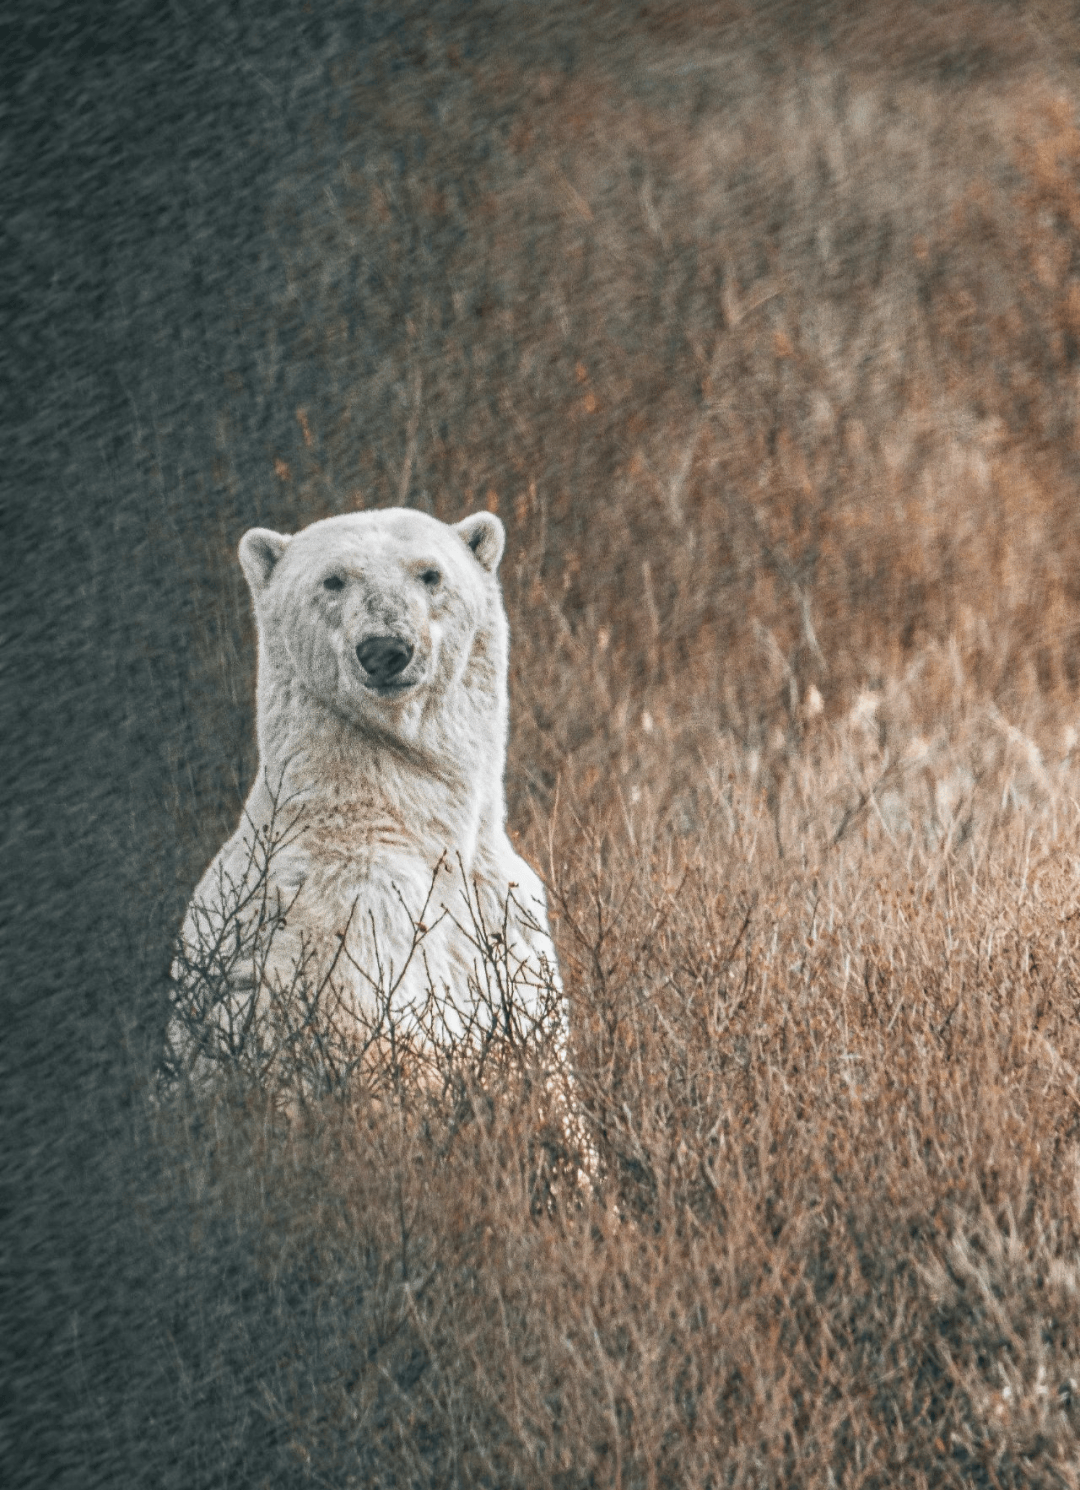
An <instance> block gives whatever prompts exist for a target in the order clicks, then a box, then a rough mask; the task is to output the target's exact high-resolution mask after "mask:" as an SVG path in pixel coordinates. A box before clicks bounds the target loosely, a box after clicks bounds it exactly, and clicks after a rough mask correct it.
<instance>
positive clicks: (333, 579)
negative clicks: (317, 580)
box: [322, 574, 345, 590]
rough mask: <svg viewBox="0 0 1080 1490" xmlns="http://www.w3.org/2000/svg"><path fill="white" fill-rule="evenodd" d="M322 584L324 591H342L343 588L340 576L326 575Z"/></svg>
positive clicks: (343, 584) (343, 582) (343, 583)
mask: <svg viewBox="0 0 1080 1490" xmlns="http://www.w3.org/2000/svg"><path fill="white" fill-rule="evenodd" d="M322 583H323V589H324V590H344V588H345V581H344V580H343V579H342V578H341V575H340V574H328V575H327V576H326V578H325V579H324V580H323V582H322Z"/></svg>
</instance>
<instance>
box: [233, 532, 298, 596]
mask: <svg viewBox="0 0 1080 1490" xmlns="http://www.w3.org/2000/svg"><path fill="white" fill-rule="evenodd" d="M288 544H289V540H288V538H287V537H286V535H285V534H284V533H272V532H271V531H270V529H269V528H249V529H248V531H247V532H246V533H245V534H244V536H243V538H241V540H240V549H239V553H240V568H241V569H242V570H243V571H244V578H245V579H246V580H247V582H248V584H249V585H250V586H251V593H252V594H253V595H259V594H261V593H262V591H263V590H265V589H266V587H267V585H268V584H269V583H270V576H271V575H272V574H273V572H274V570H275V569H276V567H277V562H278V560H279V559H280V558H281V556H282V554H283V553H284V552H285V550H286V548H287V547H288Z"/></svg>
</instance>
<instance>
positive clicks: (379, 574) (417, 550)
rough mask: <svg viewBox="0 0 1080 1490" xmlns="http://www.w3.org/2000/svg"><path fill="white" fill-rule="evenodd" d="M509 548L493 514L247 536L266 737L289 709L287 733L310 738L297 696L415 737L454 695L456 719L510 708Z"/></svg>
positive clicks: (390, 515) (332, 524) (388, 515)
mask: <svg viewBox="0 0 1080 1490" xmlns="http://www.w3.org/2000/svg"><path fill="white" fill-rule="evenodd" d="M503 543H504V532H503V527H502V524H501V523H500V522H499V519H498V518H497V517H494V516H493V515H492V514H491V513H488V512H480V513H476V514H474V515H473V516H472V517H468V518H466V519H465V520H464V521H463V522H460V523H456V524H454V525H449V524H447V523H442V522H439V521H438V520H437V519H435V518H433V517H428V516H427V515H426V514H424V513H422V512H415V511H412V510H409V509H406V508H389V509H384V510H382V511H371V512H355V513H349V514H347V515H345V516H342V517H331V518H326V519H325V520H324V521H322V522H316V523H312V524H311V526H310V527H307V528H304V529H303V530H302V531H301V532H299V533H297V534H295V535H293V536H286V535H284V534H282V533H274V532H271V531H270V530H268V529H266V528H252V529H251V530H250V531H249V532H247V533H245V534H244V536H243V538H242V539H241V542H240V551H239V553H240V563H241V566H242V568H243V571H244V574H245V576H246V578H247V582H248V584H249V586H250V588H251V593H252V596H253V598H254V602H255V612H256V618H257V621H258V629H259V714H260V736H263V734H264V725H266V724H267V723H268V721H267V720H265V719H264V717H263V716H264V713H265V712H267V711H271V712H278V713H279V712H280V711H281V709H282V708H286V709H287V710H288V712H289V713H290V714H291V715H292V716H294V717H293V718H292V719H291V724H292V728H291V729H287V730H286V731H285V732H286V733H287V734H290V735H294V736H295V733H296V729H297V728H300V729H303V728H304V725H303V721H302V719H301V718H300V717H298V701H301V702H300V704H299V707H300V708H301V709H307V710H308V711H309V713H310V710H311V708H312V706H314V707H315V708H316V710H317V708H318V705H320V704H321V705H323V706H325V709H326V710H327V711H329V712H330V713H332V714H333V715H334V716H336V717H337V718H338V719H339V720H341V721H344V722H345V723H347V724H348V725H350V726H352V727H353V728H355V729H359V730H361V731H363V730H364V729H365V727H368V728H370V729H371V730H373V731H374V732H375V733H377V734H379V735H380V736H383V737H385V736H386V735H387V734H389V735H394V734H403V735H406V736H412V735H415V732H416V730H417V729H418V728H420V727H421V725H422V723H423V721H424V720H425V719H426V718H428V717H429V716H431V715H433V714H434V715H436V716H437V715H438V714H439V712H440V711H439V709H438V708H437V707H435V705H436V704H437V702H438V701H439V700H445V699H446V698H447V696H448V695H450V694H453V693H455V692H456V693H459V694H460V693H463V694H464V695H465V698H466V704H465V705H460V706H458V713H459V715H460V714H461V709H462V708H465V709H466V711H467V709H468V706H469V705H468V701H469V700H471V702H472V704H473V705H476V704H477V703H482V702H484V701H486V703H487V706H488V707H487V712H488V713H489V714H490V713H491V712H492V710H494V712H495V713H496V714H502V713H504V711H505V687H506V647H507V642H506V618H505V613H504V611H503V607H502V600H501V596H500V592H499V586H498V581H497V578H496V570H497V568H498V564H499V560H500V558H501V557H502V551H503ZM443 712H445V711H443ZM280 722H281V724H282V725H284V724H285V721H284V720H282V721H280ZM461 723H462V724H466V723H467V721H466V720H465V719H461ZM260 743H262V744H264V745H265V744H268V743H269V742H268V741H264V740H261V741H260Z"/></svg>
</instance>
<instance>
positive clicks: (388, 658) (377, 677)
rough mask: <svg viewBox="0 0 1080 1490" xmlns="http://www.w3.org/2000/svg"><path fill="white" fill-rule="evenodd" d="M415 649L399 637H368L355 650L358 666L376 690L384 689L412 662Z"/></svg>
mask: <svg viewBox="0 0 1080 1490" xmlns="http://www.w3.org/2000/svg"><path fill="white" fill-rule="evenodd" d="M414 651H415V648H414V647H413V645H412V643H411V642H407V641H406V640H405V639H404V637H400V636H369V637H366V638H365V640H364V641H362V642H360V643H359V644H358V645H357V648H356V656H357V659H358V661H359V663H360V666H361V667H362V668H363V669H364V671H365V672H366V673H367V675H368V677H369V678H370V679H371V681H372V682H373V683H374V684H375V685H376V687H378V688H386V687H388V686H389V685H390V684H391V683H393V681H394V679H395V678H396V677H397V676H398V674H399V673H402V672H404V671H405V669H406V668H407V667H408V665H409V663H410V662H411V661H412V657H413V652H414Z"/></svg>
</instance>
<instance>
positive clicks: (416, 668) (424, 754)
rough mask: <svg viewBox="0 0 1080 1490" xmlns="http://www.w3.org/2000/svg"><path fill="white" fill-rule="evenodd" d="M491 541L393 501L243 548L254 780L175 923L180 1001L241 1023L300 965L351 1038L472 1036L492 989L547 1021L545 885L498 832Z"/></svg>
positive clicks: (493, 1000)
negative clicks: (543, 1013)
mask: <svg viewBox="0 0 1080 1490" xmlns="http://www.w3.org/2000/svg"><path fill="white" fill-rule="evenodd" d="M503 542H504V534H503V529H502V525H501V523H500V522H499V520H498V519H497V518H496V517H493V516H492V515H490V514H488V513H478V514H476V515H474V516H473V517H470V518H466V519H465V521H464V522H461V523H458V524H456V525H455V526H449V525H447V524H445V523H441V522H438V521H437V520H436V519H434V518H431V517H428V516H426V515H424V514H423V513H419V512H414V511H410V510H406V509H402V508H397V509H389V510H383V511H375V512H359V513H351V514H349V515H346V516H342V517H333V518H328V519H326V520H325V521H323V522H317V523H313V524H312V525H311V526H310V527H308V528H305V529H303V530H302V531H301V532H299V533H297V534H296V535H295V536H292V537H286V536H284V535H281V534H278V533H272V532H270V531H268V530H265V529H259V528H256V529H253V530H252V531H250V532H248V533H246V534H245V535H244V537H243V539H242V541H241V544H240V563H241V565H242V567H243V570H244V574H245V576H246V578H247V581H248V584H249V586H250V589H251V593H252V597H253V600H254V604H255V614H256V619H257V623H258V638H259V677H258V741H259V769H258V774H257V777H256V781H255V785H254V787H253V788H252V791H251V794H250V796H249V797H248V800H247V804H246V806H245V808H244V815H243V819H242V821H241V823H240V826H239V827H238V828H237V830H236V832H235V833H234V834H233V836H232V837H231V838H230V839H229V840H228V842H227V843H226V844H225V845H224V847H223V848H222V849H221V850H220V851H219V853H218V855H217V857H216V858H215V859H214V861H213V863H212V864H211V865H210V867H209V869H208V870H207V871H206V873H205V874H204V876H203V878H202V880H201V881H200V883H199V885H198V887H197V889H196V891H195V894H194V896H193V898H192V902H191V905H190V906H189V908H188V912H187V916H186V918H185V922H184V928H183V932H182V946H183V950H182V954H181V956H180V958H178V962H177V969H176V970H175V972H176V979H177V983H178V986H179V989H180V999H179V1003H180V1005H181V1006H183V1000H184V997H185V993H184V990H185V985H186V986H188V987H189V988H191V987H194V985H195V984H196V983H199V984H200V986H201V988H202V990H203V992H204V993H205V988H206V986H207V985H208V983H209V984H210V985H212V984H213V981H214V978H215V976H218V977H219V981H221V980H224V982H225V983H226V984H227V985H228V986H229V988H230V989H231V990H232V992H230V993H229V994H228V995H227V996H221V997H218V992H215V998H218V1002H217V1003H215V1004H214V1006H213V1008H208V1009H206V1010H204V1011H203V1012H204V1015H205V1017H207V1018H208V1019H209V1020H210V1021H211V1022H213V1023H216V1024H217V1026H219V1030H222V1031H223V1030H224V1028H225V1026H226V1025H230V1026H232V1025H233V1024H235V1023H236V1022H237V1021H239V1023H240V1024H241V1025H242V1024H243V1021H244V1020H248V1021H249V1022H250V1023H252V1026H254V1024H255V1023H257V1021H258V1019H260V1018H262V1017H264V1015H265V1013H266V1010H267V1009H268V1007H270V1006H271V1005H272V1002H273V991H274V990H275V989H277V990H280V989H282V988H288V987H289V986H291V985H293V984H295V980H296V973H297V969H298V968H300V967H303V969H304V971H305V975H306V978H307V980H308V983H309V984H311V985H312V986H317V985H318V984H319V983H320V982H323V983H326V985H327V986H328V987H329V988H330V989H332V990H333V992H334V994H335V996H336V997H337V998H338V999H339V1004H338V1009H339V1011H340V1010H342V1009H343V1010H345V1011H346V1014H347V1016H348V1017H351V1018H355V1020H356V1021H357V1023H358V1027H362V1028H363V1029H365V1030H368V1031H370V1030H371V1029H372V1028H374V1027H375V1025H377V1023H378V1021H379V1020H380V1019H383V1020H385V1018H386V1016H387V1013H388V1012H389V1013H390V1014H392V1017H393V1019H394V1021H395V1025H396V1028H397V1030H398V1032H399V1033H405V1034H407V1035H408V1036H409V1037H410V1038H416V1037H417V1036H419V1037H421V1038H422V1039H425V1040H436V1041H437V1040H439V1039H440V1038H441V1037H442V1036H443V1035H449V1036H454V1037H459V1036H460V1035H461V1034H462V1033H463V1032H465V1031H467V1030H469V1029H470V1028H472V1027H474V1023H475V1022H476V1021H478V1022H479V1025H480V1026H481V1027H482V1026H483V1025H484V1024H485V1022H488V1023H490V1021H491V1019H492V1017H493V1014H497V1013H498V1010H497V1009H496V1008H495V1006H496V1005H497V1004H499V1003H500V1002H502V1003H504V1004H506V1003H507V1002H508V1001H507V1000H506V997H505V994H506V989H505V988H503V987H502V986H501V985H502V984H503V983H504V982H507V981H508V982H509V983H510V984H512V985H513V990H512V998H511V999H510V1000H509V1004H510V1005H512V1009H513V1015H512V1017H514V1018H515V1019H518V1020H522V1019H523V1020H525V1021H526V1022H527V1021H528V1020H529V1019H531V1018H532V1017H533V1016H534V1015H535V1014H536V1012H537V1011H538V1010H539V1009H540V1008H541V1007H543V1006H545V1005H546V1006H548V1007H550V1003H551V996H552V990H553V989H557V987H558V984H557V976H558V975H557V971H556V964H555V954H554V950H553V947H552V944H551V940H550V936H549V933H548V927H547V920H546V913H545V900H544V890H543V886H542V885H541V883H540V881H539V879H538V877H537V876H536V874H535V873H534V871H533V870H532V869H531V868H530V867H529V865H528V864H526V862H525V861H524V860H523V859H522V858H521V857H520V856H519V855H518V854H517V853H516V852H515V851H514V849H513V847H512V845H511V843H510V840H509V838H508V837H507V833H506V827H505V818H506V808H505V800H504V793H503V772H504V765H505V757H506V739H507V690H506V674H507V657H508V632H507V624H506V615H505V611H504V609H503V604H502V596H501V593H500V589H499V584H498V580H497V577H496V571H497V568H498V563H499V560H500V558H501V556H502V550H503ZM373 639H374V641H373ZM372 647H374V654H372V652H371V649H372ZM395 648H396V649H397V651H396V653H395V652H394V649H395ZM409 648H412V652H411V656H410V657H409V660H408V662H407V664H404V665H403V663H404V658H405V655H406V652H407V651H408V649H409ZM380 650H381V652H382V654H384V655H383V659H382V660H383V664H384V665H383V667H382V669H381V670H380V657H379V655H378V654H379V653H380ZM361 653H363V658H364V661H361ZM388 653H389V654H391V655H392V657H393V660H392V661H391V662H390V664H389V667H391V668H394V669H396V671H394V673H393V676H388V675H387V672H386V664H385V655H386V654H388ZM372 655H374V657H375V660H374V661H372ZM365 663H366V664H368V665H370V666H371V667H372V668H373V669H374V671H373V672H369V671H368V666H367V665H365ZM271 837H273V838H274V839H275V841H274V842H273V843H272V844H271V843H270V841H269V840H270V838H271ZM267 863H268V868H267V867H266V865H267ZM342 934H344V937H343V939H342ZM481 945H483V946H484V947H485V948H486V951H485V952H482V951H481ZM500 969H501V972H500V971H499V970H500ZM331 970H332V971H331ZM245 999H246V1000H247V1002H245ZM509 1012H510V1010H509V1009H505V1010H504V1011H503V1016H505V1015H506V1014H507V1013H509ZM189 1023H190V1021H189ZM244 1035H245V1032H244V1030H243V1029H242V1028H241V1029H237V1028H232V1027H230V1030H229V1041H230V1042H231V1044H232V1045H233V1046H235V1044H236V1042H237V1040H240V1042H241V1043H242V1041H243V1038H244ZM173 1036H174V1039H173V1043H174V1046H175V1045H179V1046H180V1047H184V1046H185V1045H189V1046H190V1043H191V1041H190V1029H189V1030H188V1031H187V1032H186V1033H185V1032H184V1031H182V1030H181V1031H178V1030H177V1029H176V1028H174V1031H173ZM251 1038H252V1039H254V1033H253V1034H252V1036H251Z"/></svg>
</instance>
